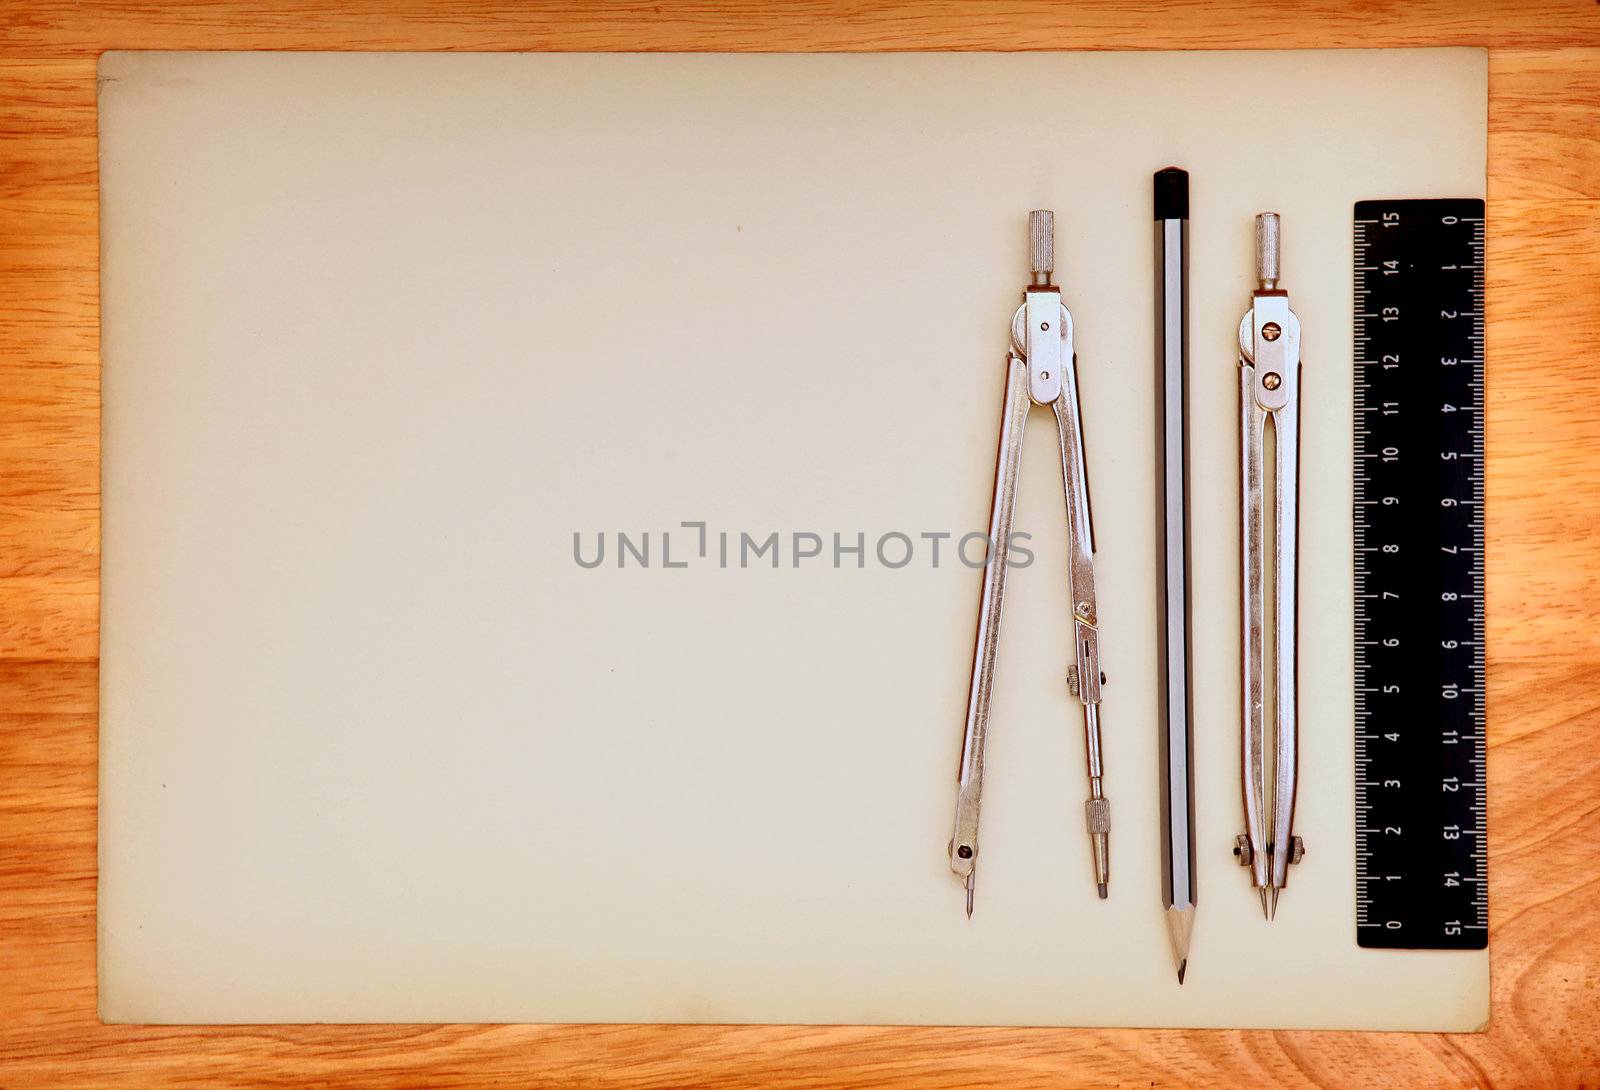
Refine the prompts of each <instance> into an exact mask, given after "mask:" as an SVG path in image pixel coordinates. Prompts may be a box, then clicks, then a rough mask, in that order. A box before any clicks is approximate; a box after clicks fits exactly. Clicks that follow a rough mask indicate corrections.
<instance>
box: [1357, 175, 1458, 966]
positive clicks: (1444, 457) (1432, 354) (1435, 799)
mask: <svg viewBox="0 0 1600 1090" xmlns="http://www.w3.org/2000/svg"><path fill="white" fill-rule="evenodd" d="M1483 409H1484V399H1483V202H1482V201H1480V200H1396V201H1361V202H1360V203H1358V204H1357V205H1356V207H1355V573H1356V578H1355V595H1356V600H1355V639H1356V645H1355V684H1356V701H1355V706H1356V723H1355V727H1356V738H1355V743H1356V747H1355V748H1356V937H1357V941H1358V942H1359V943H1360V944H1361V945H1362V946H1369V947H1390V948H1393V947H1403V948H1411V949H1416V948H1433V949H1481V948H1482V947H1484V946H1485V945H1486V943H1487V937H1488V930H1487V925H1488V922H1489V913H1488V884H1487V881H1486V878H1487V867H1486V865H1485V850H1486V847H1487V845H1486V840H1485V831H1484V812H1485V808H1484V782H1485V776H1484V748H1485V747H1484V711H1483V706H1484V700H1483V690H1484V670H1483V633H1484V624H1483Z"/></svg>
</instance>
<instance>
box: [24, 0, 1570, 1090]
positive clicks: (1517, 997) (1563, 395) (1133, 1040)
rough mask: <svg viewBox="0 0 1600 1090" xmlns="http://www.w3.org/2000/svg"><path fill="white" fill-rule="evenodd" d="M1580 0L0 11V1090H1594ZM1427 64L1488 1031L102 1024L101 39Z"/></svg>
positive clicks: (568, 3) (787, 1)
mask: <svg viewBox="0 0 1600 1090" xmlns="http://www.w3.org/2000/svg"><path fill="white" fill-rule="evenodd" d="M1597 2H1600V0H1527V2H1523V0H1506V2H1502V3H1498V4H1496V3H1487V2H1479V0H1418V2H1414V3H1405V2H1402V0H1362V2H1355V3H1351V4H1342V3H1332V2H1323V3H1307V4H1303V5H1299V6H1295V5H1292V4H1291V5H1283V10H1275V8H1276V7H1277V6H1276V5H1273V4H1270V3H1267V2H1265V0H1244V2H1241V3H1236V4H1233V5H1231V6H1229V7H1226V8H1224V7H1222V6H1220V5H1214V4H1212V3H1210V2H1209V0H1186V2H1180V3H1171V4H1165V5H1161V4H1154V3H1139V2H1136V0H1090V2H1084V3H1078V4H1065V3H1053V2H1037V0H1034V2H1020V0H1009V2H984V0H942V2H913V0H902V2H898V3H871V2H868V0H780V2H767V3H763V2H761V0H738V2H730V3H715V2H711V0H702V2H698V3H686V2H677V0H655V2H653V3H652V2H647V0H638V2H626V3H624V2H615V0H612V2H606V0H564V2H535V3H523V4H515V3H512V2H509V0H507V2H505V3H504V4H503V5H500V7H501V8H502V9H503V10H497V5H496V4H494V3H492V2H488V0H471V2H464V3H456V4H445V3H433V4H428V3H421V2H416V0H412V2H404V0H401V2H394V3H391V4H389V5H385V6H384V7H382V8H380V7H379V6H378V5H373V4H369V3H363V2H345V3H340V2H338V0H299V2H292V3H277V4H273V3H271V2H269V0H255V2H249V0H208V2H204V3H188V4H186V3H183V2H180V0H147V2H143V3H140V2H125V3H117V2H108V3H97V2H84V3H74V4H66V3H60V4H51V3H47V2H45V0H0V1090H10V1088H14V1087H22V1086H31V1085H45V1084H48V1085H82V1086H104V1085H110V1084H135V1085H146V1084H162V1085H173V1084H203V1085H208V1086H215V1085H228V1084H234V1085H237V1084H246V1083H248V1084H263V1083H267V1084H281V1085H284V1086H293V1087H300V1086H306V1085H317V1086H333V1085H338V1086H347V1085H356V1084H362V1085H372V1086H398V1085H429V1086H451V1085H465V1084H475V1085H476V1084H490V1083H498V1084H503V1085H513V1086H514V1085H536V1084H554V1085H561V1086H572V1087H577V1086H630V1087H643V1086H668V1085H677V1086H682V1085H702V1086H735V1085H751V1084H765V1085H788V1086H813V1087H815V1086H831V1085H836V1084H837V1085H843V1084H861V1083H867V1084H872V1085H884V1086H952V1087H953V1086H975V1085H979V1084H992V1085H1004V1086H1013V1087H1021V1086H1033V1085H1044V1084H1068V1085H1085V1086H1130V1087H1132V1086H1140V1087H1150V1086H1195V1085H1230V1084H1231V1085H1252V1086H1254V1085H1269V1086H1270V1085H1284V1086H1334V1085H1363V1086H1383V1087H1421V1086H1462V1087H1466V1086H1478V1087H1486V1086H1496V1087H1534V1086H1562V1087H1595V1086H1596V1085H1597V1084H1600V801H1597V796H1600V536H1597V534H1596V531H1595V529H1594V526H1595V520H1596V518H1597V517H1600V396H1597V391H1600V351H1597V348H1600V6H1597ZM1429 45H1475V46H1486V47H1489V48H1490V50H1491V54H1490V65H1489V212H1488V220H1489V253H1488V262H1489V269H1488V277H1489V291H1488V307H1489V322H1488V357H1487V363H1488V399H1489V403H1488V410H1489V412H1488V416H1489V419H1488V424H1487V435H1488V452H1489V453H1488V468H1487V481H1488V603H1487V609H1488V622H1489V642H1488V648H1487V652H1488V664H1489V679H1488V685H1489V692H1488V701H1489V709H1488V710H1489V746H1490V757H1489V779H1490V788H1489V830H1490V839H1489V862H1490V949H1491V954H1492V964H1493V976H1494V984H1493V992H1494V1015H1493V1019H1492V1021H1491V1024H1490V1027H1489V1030H1488V1032H1487V1033H1484V1034H1479V1035H1457V1036H1443V1035H1425V1034H1401V1033H1393V1034H1358V1033H1299V1032H1297V1033H1289V1032H1260V1031H1258V1032H1241V1031H1230V1032H1186V1031H1133V1030H1110V1031H1108V1030H1033V1029H1017V1030H995V1029H910V1030H907V1029H893V1028H872V1027H825V1028H818V1027H783V1026H744V1027H721V1026H369V1027H338V1026H268V1027H250V1028H207V1027H200V1028H173V1027H148V1028H146V1027H131V1026H102V1025H100V1023H99V1022H98V1020H97V1019H96V1016H95V874H96V863H95V813H96V810H95V791H96V781H95V761H96V678H97V650H98V646H97V645H98V633H97V624H98V620H97V613H98V602H99V597H98V595H99V587H98V580H99V456H100V455H99V451H100V447H99V411H100V408H99V395H100V383H99V356H98V340H99V338H98V333H99V293H98V260H97V248H98V223H97V211H98V209H97V189H96V142H95V62H96V58H97V56H98V55H99V53H100V52H101V51H102V50H105V49H111V48H116V49H463V50H510V49H519V50H520V49H529V50H541V49H548V50H588V49H594V50H628V49H650V50H713V49H730V50H758V51H770V50H873V49H1070V48H1101V49H1106V48H1118V49H1121V48H1127V49H1148V48H1252V47H1254V48H1261V47H1271V48H1288V47H1309V46H1331V47H1354V46H1429ZM1286 92H1292V88H1286ZM1306 986H1307V987H1315V986H1316V982H1315V981H1314V980H1308V981H1307V982H1306Z"/></svg>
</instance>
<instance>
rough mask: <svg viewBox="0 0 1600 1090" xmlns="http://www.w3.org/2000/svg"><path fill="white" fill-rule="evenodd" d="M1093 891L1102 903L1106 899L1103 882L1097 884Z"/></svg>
mask: <svg viewBox="0 0 1600 1090" xmlns="http://www.w3.org/2000/svg"><path fill="white" fill-rule="evenodd" d="M1095 889H1096V890H1097V891H1098V892H1099V894H1100V899H1101V900H1102V901H1103V900H1105V899H1106V884H1105V883H1104V882H1097V883H1096V884H1095Z"/></svg>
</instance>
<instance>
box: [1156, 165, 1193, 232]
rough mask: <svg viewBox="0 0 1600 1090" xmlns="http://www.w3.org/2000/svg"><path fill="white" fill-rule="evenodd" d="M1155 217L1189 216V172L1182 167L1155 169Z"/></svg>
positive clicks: (1171, 218) (1168, 218)
mask: <svg viewBox="0 0 1600 1090" xmlns="http://www.w3.org/2000/svg"><path fill="white" fill-rule="evenodd" d="M1155 188H1156V219H1158V220H1186V219H1188V218H1189V172H1188V171H1187V170H1184V169H1183V168H1182V167H1164V168H1163V169H1161V170H1158V171H1156V187H1155Z"/></svg>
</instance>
